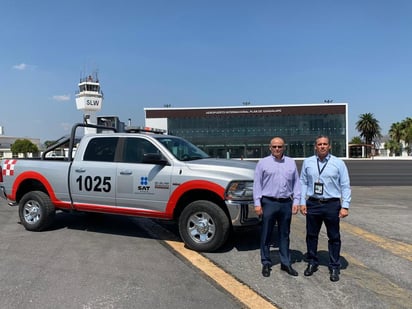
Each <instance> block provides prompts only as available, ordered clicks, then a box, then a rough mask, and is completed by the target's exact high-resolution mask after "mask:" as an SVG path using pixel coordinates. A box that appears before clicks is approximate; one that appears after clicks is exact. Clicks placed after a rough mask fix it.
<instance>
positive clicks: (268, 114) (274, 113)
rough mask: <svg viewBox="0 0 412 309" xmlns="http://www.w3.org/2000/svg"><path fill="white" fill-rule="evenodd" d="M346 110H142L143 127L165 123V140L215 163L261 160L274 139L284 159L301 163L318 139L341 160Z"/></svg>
mask: <svg viewBox="0 0 412 309" xmlns="http://www.w3.org/2000/svg"><path fill="white" fill-rule="evenodd" d="M346 110H347V105H346V104H333V105H332V104H323V105H301V106H299V105H296V106H261V107H248V108H244V107H243V108H210V109H163V110H162V111H163V113H157V112H158V111H159V110H152V109H146V124H147V123H151V124H155V123H156V122H155V121H154V122H151V121H148V120H149V119H150V116H152V119H153V120H154V119H160V118H163V119H165V118H166V119H167V128H166V129H167V131H168V134H172V135H177V136H181V137H183V138H185V139H187V140H189V141H191V142H192V143H193V144H195V145H197V146H199V147H200V148H201V149H203V150H204V151H205V152H206V153H208V154H209V155H210V156H212V157H217V158H261V157H264V156H266V155H268V154H269V149H268V145H269V142H270V140H271V138H273V137H274V136H280V137H282V138H284V139H285V142H286V154H287V155H289V156H291V157H294V158H304V157H307V156H310V155H313V154H314V141H315V138H316V137H317V136H319V135H327V136H329V137H330V140H331V144H332V150H331V152H332V153H333V154H334V155H336V156H338V157H347V136H346V134H347V133H346V132H347V128H346V124H347V112H346ZM150 111H153V113H151V112H150ZM148 116H149V117H148Z"/></svg>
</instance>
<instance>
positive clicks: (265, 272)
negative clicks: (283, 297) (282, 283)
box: [262, 264, 271, 277]
mask: <svg viewBox="0 0 412 309" xmlns="http://www.w3.org/2000/svg"><path fill="white" fill-rule="evenodd" d="M270 271H271V268H270V265H269V264H264V265H263V267H262V275H263V277H269V276H270Z"/></svg>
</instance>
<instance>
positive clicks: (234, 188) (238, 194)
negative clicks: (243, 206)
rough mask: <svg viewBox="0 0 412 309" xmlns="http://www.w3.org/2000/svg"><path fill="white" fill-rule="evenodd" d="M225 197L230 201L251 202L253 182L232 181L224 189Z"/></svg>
mask: <svg viewBox="0 0 412 309" xmlns="http://www.w3.org/2000/svg"><path fill="white" fill-rule="evenodd" d="M225 197H226V199H227V200H232V201H250V200H253V181H232V182H231V183H230V184H229V185H228V187H227V189H226V192H225Z"/></svg>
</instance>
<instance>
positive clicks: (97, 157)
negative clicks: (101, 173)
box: [83, 137, 119, 162]
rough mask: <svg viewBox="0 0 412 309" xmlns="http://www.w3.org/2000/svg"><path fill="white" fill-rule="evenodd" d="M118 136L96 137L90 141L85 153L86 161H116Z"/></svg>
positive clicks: (84, 158)
mask: <svg viewBox="0 0 412 309" xmlns="http://www.w3.org/2000/svg"><path fill="white" fill-rule="evenodd" d="M118 140H119V139H118V138H117V137H96V138H93V139H91V140H90V141H89V144H88V145H87V148H86V151H85V153H84V157H83V160H84V161H100V162H114V155H115V153H116V147H117V142H118Z"/></svg>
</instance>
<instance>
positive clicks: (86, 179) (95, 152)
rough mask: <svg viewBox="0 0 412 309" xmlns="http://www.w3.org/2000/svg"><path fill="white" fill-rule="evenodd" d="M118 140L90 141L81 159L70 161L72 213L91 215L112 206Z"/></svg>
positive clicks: (113, 202)
mask: <svg viewBox="0 0 412 309" xmlns="http://www.w3.org/2000/svg"><path fill="white" fill-rule="evenodd" d="M118 140H119V138H118V137H99V136H97V137H95V138H92V139H90V141H89V143H88V145H87V148H86V150H85V152H84V155H83V158H81V159H76V160H74V161H73V164H72V167H71V173H70V190H71V195H72V200H73V203H74V204H75V208H76V209H79V210H85V211H86V210H91V211H93V210H97V209H95V208H96V207H99V206H115V205H116V170H117V163H116V162H115V153H116V147H117V144H118Z"/></svg>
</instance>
